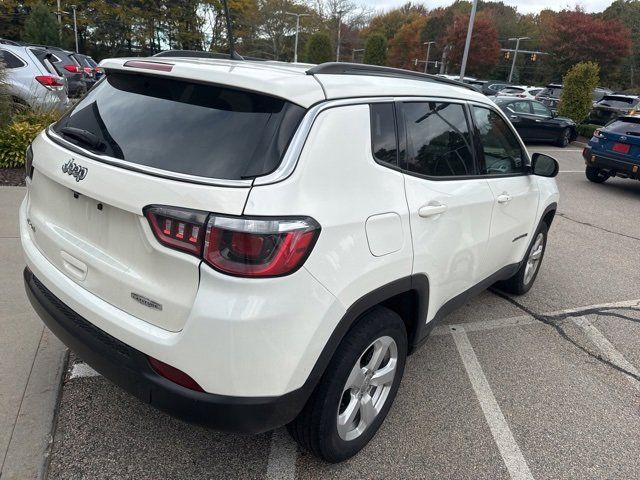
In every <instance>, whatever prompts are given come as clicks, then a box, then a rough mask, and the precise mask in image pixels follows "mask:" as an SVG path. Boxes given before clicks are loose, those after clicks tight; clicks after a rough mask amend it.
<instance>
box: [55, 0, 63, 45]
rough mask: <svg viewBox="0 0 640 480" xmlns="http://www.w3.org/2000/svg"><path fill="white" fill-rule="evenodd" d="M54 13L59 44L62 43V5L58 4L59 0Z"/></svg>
mask: <svg viewBox="0 0 640 480" xmlns="http://www.w3.org/2000/svg"><path fill="white" fill-rule="evenodd" d="M56 14H57V15H58V41H59V42H60V45H62V7H61V6H60V0H58V10H56Z"/></svg>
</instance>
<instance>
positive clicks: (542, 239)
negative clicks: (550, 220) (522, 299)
mask: <svg viewBox="0 0 640 480" xmlns="http://www.w3.org/2000/svg"><path fill="white" fill-rule="evenodd" d="M548 233H549V227H548V226H547V224H546V223H544V222H542V223H541V224H540V226H539V227H538V230H536V233H535V235H534V236H533V240H532V241H531V244H530V245H529V248H528V249H527V253H526V254H525V256H524V259H523V261H522V264H521V265H520V268H519V269H518V271H517V272H516V273H515V275H513V277H511V278H509V279H507V280H504V281H502V282H498V283H497V284H496V286H497V287H498V288H499V289H500V290H503V291H505V292H508V293H512V294H514V295H524V294H525V293H527V292H528V291H529V290H530V289H531V287H532V286H533V284H534V283H535V281H536V277H537V276H538V272H539V271H540V265H542V259H543V258H544V252H545V250H546V248H547V235H548ZM540 246H541V247H542V249H541V250H540V251H539V253H537V254H536V253H535V252H537V251H538V249H539V248H538V247H540ZM534 247H535V248H534ZM534 255H537V256H534Z"/></svg>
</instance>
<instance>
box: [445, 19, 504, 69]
mask: <svg viewBox="0 0 640 480" xmlns="http://www.w3.org/2000/svg"><path fill="white" fill-rule="evenodd" d="M468 27H469V16H468V15H456V16H455V17H454V19H453V23H452V24H451V25H449V27H448V28H447V30H446V31H445V33H444V35H443V38H442V40H441V44H443V45H450V47H451V50H450V53H449V59H448V62H449V63H448V67H449V71H450V72H452V71H453V72H454V73H457V72H458V71H459V67H460V65H461V63H462V55H463V53H464V44H465V40H466V38H467V29H468ZM499 60H500V43H499V42H498V31H497V30H496V28H495V26H494V24H493V21H492V20H491V19H490V18H488V17H487V16H486V15H484V14H482V13H479V14H478V15H477V16H476V20H475V22H474V25H473V35H472V36H471V47H470V49H469V58H468V60H467V72H468V74H470V75H478V76H483V75H488V74H489V73H491V71H492V70H493V69H494V68H495V66H496V65H497V64H498V61H499Z"/></svg>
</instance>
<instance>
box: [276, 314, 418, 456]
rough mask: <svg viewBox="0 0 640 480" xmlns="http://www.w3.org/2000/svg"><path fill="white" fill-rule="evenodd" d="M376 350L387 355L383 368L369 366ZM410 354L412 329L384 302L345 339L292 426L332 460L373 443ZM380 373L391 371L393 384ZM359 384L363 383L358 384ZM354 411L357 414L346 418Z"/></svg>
mask: <svg viewBox="0 0 640 480" xmlns="http://www.w3.org/2000/svg"><path fill="white" fill-rule="evenodd" d="M394 345H395V348H394ZM385 349H386V350H385ZM373 352H375V353H376V355H375V358H380V355H377V353H378V352H381V353H382V352H386V355H384V358H381V363H379V364H378V365H379V366H378V368H377V369H376V368H373V369H372V370H369V369H368V368H367V367H368V366H372V365H373V363H374V355H373ZM406 357H407V332H406V329H405V326H404V322H403V321H402V319H401V318H400V317H399V316H398V315H397V314H396V313H395V312H393V311H391V310H389V309H387V308H384V307H375V308H374V309H372V310H370V311H369V312H368V313H366V314H365V315H364V316H363V317H361V318H360V320H358V322H357V323H356V324H355V325H354V326H353V327H352V329H351V330H350V331H349V332H348V333H347V335H346V336H345V338H344V339H343V340H342V342H341V343H340V345H339V346H338V348H337V350H336V352H335V353H334V355H333V358H332V359H331V361H330V362H329V365H328V367H327V369H326V371H325V372H324V375H323V376H322V378H321V379H320V382H319V383H318V385H317V386H316V388H315V390H314V392H313V393H312V395H311V397H309V400H308V401H307V404H306V405H305V406H304V408H303V409H302V412H300V414H299V415H298V417H297V418H296V419H295V420H293V422H291V423H290V424H288V425H287V430H288V431H289V433H290V434H291V436H292V437H293V438H294V440H296V442H298V444H299V445H300V446H301V447H302V448H303V449H305V450H308V451H310V452H312V453H313V454H314V455H316V456H317V457H319V458H321V459H322V460H325V461H327V462H330V463H337V462H341V461H343V460H346V459H348V458H350V457H352V456H354V455H355V454H356V453H358V452H359V451H360V450H362V448H364V447H365V445H367V443H369V441H370V440H371V439H372V438H373V436H374V435H375V434H376V432H377V430H378V428H380V425H382V422H383V421H384V419H385V417H386V416H387V413H388V412H389V409H390V408H391V405H392V403H393V400H394V399H395V396H396V393H397V392H398V387H399V386H400V381H401V379H402V374H403V373H404V366H405V362H406ZM363 365H364V367H363ZM393 367H395V372H394V374H393V376H391V378H390V375H389V373H390V372H391V371H392V370H393ZM365 372H366V373H365ZM375 372H380V373H386V374H387V375H385V377H381V378H384V379H385V380H386V382H387V383H382V384H380V385H378V386H376V385H375V384H376V382H375V381H374V379H375V377H376V375H373V376H372V373H375ZM356 384H357V385H358V387H354V386H353V385H356ZM350 385H351V386H350ZM362 392H366V393H362ZM363 405H366V406H368V408H365V407H363ZM365 411H366V413H363V412H365ZM349 412H354V415H352V416H351V418H352V420H350V421H348V422H346V421H344V420H347V418H349ZM374 413H375V415H374ZM341 420H343V422H341V423H342V426H341V428H340V429H339V427H338V423H339V422H340V421H341ZM367 420H369V421H367ZM339 430H340V431H339Z"/></svg>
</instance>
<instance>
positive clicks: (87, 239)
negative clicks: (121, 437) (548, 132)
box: [20, 58, 558, 462]
mask: <svg viewBox="0 0 640 480" xmlns="http://www.w3.org/2000/svg"><path fill="white" fill-rule="evenodd" d="M101 67H103V68H104V70H105V71H106V79H104V80H103V81H101V82H100V83H99V84H97V85H96V86H95V87H94V88H93V89H92V90H91V91H90V92H89V93H88V94H87V95H86V96H85V97H84V98H83V99H82V100H81V101H80V102H79V103H78V104H77V105H76V106H75V107H74V108H73V109H72V110H71V111H70V112H69V113H68V114H66V115H65V116H64V117H63V118H62V119H61V120H60V121H59V122H57V123H56V124H54V125H53V126H51V127H50V128H48V129H47V130H46V131H45V132H43V133H42V134H41V135H39V136H38V138H37V139H36V140H35V141H34V142H33V144H32V147H31V148H30V149H29V151H28V153H27V169H28V173H29V175H28V176H29V178H28V181H27V184H28V193H27V196H26V198H25V200H24V202H23V204H22V206H21V210H20V229H21V239H22V247H23V249H24V254H25V258H26V263H27V268H26V269H25V283H26V290H27V293H28V295H29V297H30V300H31V302H32V304H33V306H34V307H35V309H36V310H37V311H38V313H39V314H40V316H41V317H42V319H43V320H44V322H45V323H46V324H47V325H48V326H49V328H50V329H51V330H52V331H53V332H54V333H55V334H56V335H57V336H58V337H59V338H60V339H61V340H62V341H63V342H65V343H66V344H67V345H68V346H69V347H70V348H71V349H72V350H74V351H75V352H77V354H78V355H79V356H80V357H81V358H82V359H83V360H85V361H86V362H88V363H89V364H90V365H92V366H93V367H94V368H95V369H96V370H98V371H99V372H100V373H102V374H103V375H104V376H105V377H107V378H109V379H110V380H112V381H113V382H114V383H116V384H118V385H120V386H121V387H123V388H124V389H126V390H128V391H129V392H131V393H132V394H134V395H135V396H137V397H138V398H140V399H141V400H142V401H144V402H148V403H150V404H152V405H154V406H156V407H158V408H160V409H163V410H165V411H167V412H170V413H172V414H174V415H177V416H179V417H181V418H184V419H187V420H191V421H197V422H202V423H204V424H207V425H209V426H211V427H214V428H217V429H221V430H228V431H236V432H249V433H258V432H264V431H268V430H270V429H273V428H276V427H278V426H281V425H285V424H287V425H288V428H289V431H290V432H291V433H292V435H293V437H294V438H295V439H296V440H297V441H298V442H299V443H300V444H301V445H302V447H303V448H306V449H308V450H310V451H311V452H313V453H314V454H316V455H317V456H319V457H321V458H323V459H325V460H327V461H329V462H338V461H341V460H344V459H346V458H349V457H350V456H352V455H354V454H355V453H357V452H358V451H359V450H360V449H362V448H363V447H364V446H365V445H366V444H367V442H369V440H370V439H371V438H372V437H373V435H374V434H375V433H376V431H377V430H378V428H379V427H380V425H381V423H382V422H383V420H384V418H385V417H386V415H387V413H388V411H389V409H390V408H391V405H392V403H393V400H394V397H395V395H396V392H397V390H398V386H399V384H400V380H401V378H402V374H403V370H404V367H405V360H406V357H407V355H408V354H410V353H411V352H413V351H414V349H415V348H416V347H418V346H419V345H420V344H421V343H423V342H424V341H425V339H426V338H427V335H428V333H429V331H430V330H431V328H432V327H433V326H434V324H435V323H436V322H438V321H439V320H440V319H442V318H443V317H444V316H445V315H446V314H447V313H449V312H451V311H452V310H453V309H454V308H455V307H457V306H458V305H461V304H463V303H465V302H466V301H467V300H468V299H469V298H470V297H471V296H472V295H474V294H476V293H478V292H480V291H482V290H483V289H485V288H487V287H489V286H491V285H493V284H495V283H496V282H500V285H501V286H502V288H504V289H505V290H507V291H509V292H513V293H524V292H526V291H528V290H529V289H530V288H531V286H532V284H533V282H534V280H535V278H536V275H537V273H538V270H539V268H540V264H541V261H542V257H543V255H544V250H545V246H546V242H547V233H548V230H549V227H550V226H551V222H552V220H553V217H554V214H555V211H556V204H557V201H558V189H557V187H556V183H555V180H554V179H553V178H551V177H553V176H555V175H556V173H557V171H558V166H557V162H556V161H555V160H554V159H552V158H551V157H547V156H544V155H539V154H536V155H533V157H530V156H529V154H528V153H527V150H526V149H525V147H524V145H523V143H522V141H521V140H520V138H519V137H518V135H517V133H516V132H515V130H514V129H513V127H512V126H511V124H510V123H509V121H508V120H507V119H506V118H505V116H504V114H503V113H502V112H501V111H500V110H499V109H498V108H497V107H496V106H495V105H494V104H493V103H492V102H491V101H489V100H487V99H486V97H485V96H484V95H482V94H480V93H478V92H476V91H474V90H473V89H472V88H470V87H468V86H464V85H462V84H458V83H457V82H451V81H450V80H447V79H441V78H437V77H431V76H425V75H422V74H416V73H415V72H407V71H403V70H396V69H390V68H385V67H372V66H366V65H351V64H343V63H340V64H322V65H318V66H315V67H312V68H309V67H308V66H307V67H300V66H295V65H288V64H281V63H274V62H249V61H231V60H224V59H222V60H216V59H197V58H148V59H112V60H105V61H103V62H102V63H101Z"/></svg>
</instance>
